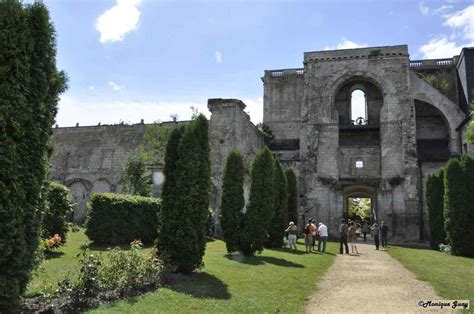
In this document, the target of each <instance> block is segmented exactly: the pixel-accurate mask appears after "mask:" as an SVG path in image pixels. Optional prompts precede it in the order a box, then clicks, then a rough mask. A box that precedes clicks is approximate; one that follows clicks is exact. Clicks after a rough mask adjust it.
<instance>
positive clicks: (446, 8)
mask: <svg viewBox="0 0 474 314" xmlns="http://www.w3.org/2000/svg"><path fill="white" fill-rule="evenodd" d="M452 8H453V6H452V5H445V4H443V5H442V6H440V7H439V8H437V9H434V10H433V11H432V12H431V14H433V15H438V14H443V13H444V12H446V11H449V10H451V9H452Z"/></svg>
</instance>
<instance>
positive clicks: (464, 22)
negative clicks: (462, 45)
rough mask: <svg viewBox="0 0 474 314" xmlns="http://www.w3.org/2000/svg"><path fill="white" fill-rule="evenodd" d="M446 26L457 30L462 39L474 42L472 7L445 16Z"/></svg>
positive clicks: (473, 14)
mask: <svg viewBox="0 0 474 314" xmlns="http://www.w3.org/2000/svg"><path fill="white" fill-rule="evenodd" d="M445 18H446V22H445V23H444V25H447V26H449V27H451V28H453V29H454V30H455V31H457V30H459V31H460V32H461V35H462V37H463V38H464V39H467V40H471V41H474V5H470V6H468V7H466V8H465V9H464V10H460V11H457V12H455V13H453V14H449V15H446V16H445Z"/></svg>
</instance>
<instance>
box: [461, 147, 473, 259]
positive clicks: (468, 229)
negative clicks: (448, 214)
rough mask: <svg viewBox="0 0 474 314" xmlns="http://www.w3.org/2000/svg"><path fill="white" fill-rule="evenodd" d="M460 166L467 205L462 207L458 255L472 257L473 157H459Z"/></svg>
mask: <svg viewBox="0 0 474 314" xmlns="http://www.w3.org/2000/svg"><path fill="white" fill-rule="evenodd" d="M461 166H462V168H463V172H464V178H465V180H466V190H467V194H466V196H465V197H466V199H467V206H466V207H465V208H464V211H463V216H464V217H465V220H464V221H463V225H462V230H463V232H464V241H463V246H462V249H461V251H460V255H462V256H467V257H474V228H473V226H474V159H472V158H471V157H470V156H468V155H463V156H462V157H461Z"/></svg>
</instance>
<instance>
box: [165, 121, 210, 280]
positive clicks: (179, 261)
mask: <svg viewBox="0 0 474 314" xmlns="http://www.w3.org/2000/svg"><path fill="white" fill-rule="evenodd" d="M177 142H179V144H178V145H176V143H177ZM172 145H175V146H174V147H173V146H172ZM209 154H210V145H209V126H208V121H207V119H206V117H204V116H203V115H202V114H200V115H197V116H193V120H192V121H191V123H190V124H188V125H186V126H185V127H184V130H183V131H182V130H178V131H173V132H172V133H171V136H170V139H169V141H168V145H167V150H166V157H165V169H164V175H165V182H164V186H163V193H162V198H163V205H164V210H163V215H162V221H161V224H162V229H161V230H160V238H159V239H158V254H159V255H160V256H161V257H162V258H163V261H164V262H165V263H167V264H168V265H169V266H171V267H172V268H173V269H174V270H176V271H178V272H182V273H190V272H192V271H193V270H194V269H196V268H198V267H200V266H202V257H203V256H204V251H205V249H206V230H207V221H208V208H209V193H210V187H211V163H210V159H209Z"/></svg>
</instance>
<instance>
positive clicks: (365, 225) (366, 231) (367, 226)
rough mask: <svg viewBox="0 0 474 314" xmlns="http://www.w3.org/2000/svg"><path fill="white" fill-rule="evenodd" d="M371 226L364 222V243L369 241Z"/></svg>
mask: <svg viewBox="0 0 474 314" xmlns="http://www.w3.org/2000/svg"><path fill="white" fill-rule="evenodd" d="M369 231H370V230H369V225H368V224H367V221H364V223H363V224H362V234H363V235H364V242H365V241H366V239H367V233H369Z"/></svg>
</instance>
